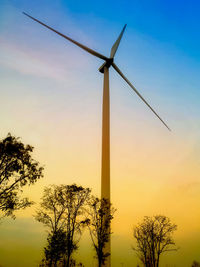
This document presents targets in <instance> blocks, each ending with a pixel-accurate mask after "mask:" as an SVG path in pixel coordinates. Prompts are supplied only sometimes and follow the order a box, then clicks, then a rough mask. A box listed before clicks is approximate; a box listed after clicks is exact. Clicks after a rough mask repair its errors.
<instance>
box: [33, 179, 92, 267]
mask: <svg viewBox="0 0 200 267" xmlns="http://www.w3.org/2000/svg"><path fill="white" fill-rule="evenodd" d="M90 191H91V190H90V189H89V188H83V187H82V186H77V185H75V184H73V185H59V186H58V185H51V186H49V187H46V188H45V189H44V195H43V197H42V202H41V204H40V209H38V210H37V213H36V215H35V216H34V217H35V219H36V220H37V221H39V222H42V223H43V224H44V225H45V226H47V227H48V228H49V230H50V236H49V240H48V251H55V250H56V247H57V248H59V247H60V245H59V244H57V243H56V242H57V241H58V240H59V238H60V237H61V236H58V233H59V234H62V242H63V250H62V249H61V250H60V249H59V253H60V254H59V255H61V254H62V260H61V261H62V262H63V264H64V265H63V266H67V267H69V266H70V265H71V263H70V261H71V255H72V253H73V252H74V251H75V250H77V249H78V242H79V240H80V237H81V234H82V229H83V226H84V225H85V221H84V220H83V213H84V210H85V207H84V204H85V202H86V200H87V199H88V198H89V196H90ZM50 246H53V247H52V248H50ZM46 255H47V254H45V257H46ZM50 255H54V256H56V253H53V254H50ZM56 257H57V256H56ZM55 260H56V263H57V262H58V260H57V258H56V259H54V260H51V262H53V261H54V262H55ZM59 261H60V260H59ZM50 266H56V265H50ZM61 266H62V265H61Z"/></svg>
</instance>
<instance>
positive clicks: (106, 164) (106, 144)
mask: <svg viewBox="0 0 200 267" xmlns="http://www.w3.org/2000/svg"><path fill="white" fill-rule="evenodd" d="M23 14H24V15H26V16H28V17H29V18H31V19H33V20H34V21H36V22H38V23H40V24H41V25H43V26H45V27H46V28H48V29H49V30H52V31H53V32H55V33H57V34H58V35H60V36H62V37H64V38H65V39H67V40H68V41H70V42H72V43H74V44H75V45H77V46H79V47H80V48H82V49H83V50H85V51H87V52H88V53H90V54H92V55H93V56H96V57H98V58H100V59H102V60H104V63H103V65H102V66H101V67H100V68H99V71H100V72H101V73H103V74H104V82H103V108H102V158H101V198H105V199H107V200H108V201H109V202H110V94H109V68H110V67H111V66H112V67H113V68H114V69H115V71H116V72H117V73H118V74H119V75H120V76H121V77H122V78H123V79H124V80H125V81H126V82H127V83H128V85H129V86H130V87H131V88H132V89H133V91H134V92H135V93H136V94H137V95H138V96H139V98H140V99H141V100H142V101H143V102H144V103H145V104H146V105H147V106H148V107H149V108H150V110H151V111H152V112H153V113H154V114H155V115H156V117H157V118H158V119H159V120H160V121H161V122H162V123H163V124H164V125H165V126H166V127H167V129H168V130H170V128H169V127H168V126H167V124H166V123H165V122H164V121H163V120H162V119H161V117H160V116H159V115H158V114H157V113H156V112H155V110H154V109H153V108H152V107H151V106H150V105H149V104H148V102H147V101H146V100H145V99H144V98H143V96H142V95H141V94H140V93H139V92H138V91H137V89H136V88H135V87H134V86H133V85H132V84H131V82H130V81H129V80H128V79H127V78H126V77H125V76H124V74H123V73H122V72H121V70H120V69H119V68H118V66H117V65H116V64H115V63H114V57H115V54H116V52H117V49H118V46H119V43H120V41H121V38H122V36H123V34H124V31H125V28H126V25H125V26H124V27H123V29H122V31H121V33H120V35H119V37H118V38H117V40H116V42H115V43H114V44H113V46H112V48H111V52H110V57H106V56H104V55H102V54H100V53H98V52H96V51H94V50H92V49H90V48H89V47H87V46H85V45H83V44H81V43H79V42H77V41H75V40H73V39H71V38H70V37H68V36H66V35H64V34H62V33H60V32H59V31H57V30H55V29H53V28H52V27H50V26H48V25H46V24H45V23H43V22H41V21H39V20H38V19H35V18H34V17H32V16H30V15H28V14H27V13H25V12H23ZM105 251H106V252H107V253H110V251H111V246H110V241H109V242H108V243H107V246H106V248H105ZM104 266H105V267H110V266H111V261H110V256H109V257H108V258H107V261H106V263H105V265H104Z"/></svg>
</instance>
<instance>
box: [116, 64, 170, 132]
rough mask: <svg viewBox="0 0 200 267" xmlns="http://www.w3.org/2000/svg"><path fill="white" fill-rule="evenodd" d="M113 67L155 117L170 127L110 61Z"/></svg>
mask: <svg viewBox="0 0 200 267" xmlns="http://www.w3.org/2000/svg"><path fill="white" fill-rule="evenodd" d="M112 66H113V68H114V69H115V70H116V71H117V72H118V73H119V75H120V76H121V77H122V78H123V79H124V80H125V81H126V82H127V83H128V85H130V87H131V88H132V89H133V90H134V91H135V93H136V94H137V95H138V96H139V97H140V98H141V99H142V101H143V102H144V103H145V104H146V105H147V106H148V107H149V108H150V110H151V111H152V112H153V113H154V114H155V115H156V117H157V118H158V119H159V120H160V121H161V122H162V123H163V124H164V125H165V126H166V127H167V129H168V130H169V131H171V129H170V128H169V127H168V126H167V124H166V123H165V122H164V121H163V120H162V119H161V117H160V116H159V115H158V114H157V113H156V112H155V110H154V109H153V108H152V107H151V106H150V105H149V103H148V102H147V101H146V100H145V99H144V98H143V96H142V95H141V94H140V93H139V92H138V91H137V89H136V88H135V87H134V86H133V85H132V84H131V82H130V81H129V80H128V79H127V78H126V77H125V76H124V74H123V73H122V72H121V70H120V69H119V68H118V67H117V65H116V64H115V63H112Z"/></svg>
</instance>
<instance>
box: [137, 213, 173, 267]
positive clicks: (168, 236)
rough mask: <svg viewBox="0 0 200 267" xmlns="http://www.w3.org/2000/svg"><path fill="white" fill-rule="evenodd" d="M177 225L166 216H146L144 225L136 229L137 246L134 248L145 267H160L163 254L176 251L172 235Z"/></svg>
mask: <svg viewBox="0 0 200 267" xmlns="http://www.w3.org/2000/svg"><path fill="white" fill-rule="evenodd" d="M176 229H177V225H175V224H172V223H171V221H170V219H169V218H168V217H166V216H162V215H158V216H153V217H148V216H145V217H144V220H143V222H142V223H140V224H139V225H138V226H137V227H135V229H134V233H133V235H134V237H135V238H136V244H137V246H136V247H135V248H133V249H134V250H135V251H136V253H137V255H138V257H139V259H140V260H141V261H142V263H143V264H144V266H145V267H158V266H159V260H160V256H161V254H162V253H164V252H167V251H175V250H177V248H176V247H175V242H174V240H173V238H172V234H173V233H174V231H175V230H176Z"/></svg>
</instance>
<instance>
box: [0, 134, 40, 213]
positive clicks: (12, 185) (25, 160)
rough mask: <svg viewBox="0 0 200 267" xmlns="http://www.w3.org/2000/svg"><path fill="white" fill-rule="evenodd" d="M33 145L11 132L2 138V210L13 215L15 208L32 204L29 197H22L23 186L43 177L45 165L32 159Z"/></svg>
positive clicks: (0, 163)
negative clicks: (26, 143) (25, 143)
mask: <svg viewBox="0 0 200 267" xmlns="http://www.w3.org/2000/svg"><path fill="white" fill-rule="evenodd" d="M32 152H33V147H32V146H30V145H24V144H23V143H22V142H21V141H20V139H19V138H16V137H14V136H12V135H11V134H10V133H9V134H8V135H7V137H6V138H5V139H3V140H0V212H2V216H9V215H11V216H12V217H13V218H14V215H13V212H14V211H15V210H19V209H23V208H26V207H27V206H30V205H31V204H32V202H31V201H29V200H28V198H21V197H20V194H21V193H22V191H23V187H24V186H26V185H31V184H34V183H35V182H36V181H37V180H38V179H40V178H41V177H43V174H42V172H43V167H40V166H39V163H38V162H37V161H35V160H33V159H32V155H31V153H32Z"/></svg>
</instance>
